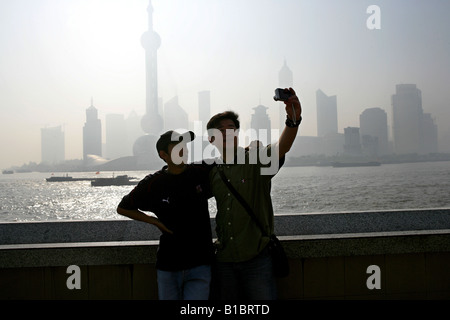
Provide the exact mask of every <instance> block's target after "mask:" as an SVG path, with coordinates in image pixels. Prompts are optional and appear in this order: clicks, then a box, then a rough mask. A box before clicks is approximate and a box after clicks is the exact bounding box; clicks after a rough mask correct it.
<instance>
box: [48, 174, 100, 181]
mask: <svg viewBox="0 0 450 320" xmlns="http://www.w3.org/2000/svg"><path fill="white" fill-rule="evenodd" d="M94 179H95V178H74V177H71V176H68V175H65V176H60V177H50V178H45V180H47V182H64V181H92V180H94Z"/></svg>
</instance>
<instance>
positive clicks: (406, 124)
mask: <svg viewBox="0 0 450 320" xmlns="http://www.w3.org/2000/svg"><path fill="white" fill-rule="evenodd" d="M392 116H393V117H392V120H393V124H392V129H393V135H394V147H395V152H396V153H398V154H407V153H420V151H421V146H422V142H423V141H422V138H423V135H422V116H423V109H422V92H421V91H420V90H419V89H418V88H417V86H416V85H415V84H398V85H396V92H395V94H394V95H392Z"/></svg>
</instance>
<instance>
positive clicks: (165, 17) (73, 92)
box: [0, 0, 450, 169]
mask: <svg viewBox="0 0 450 320" xmlns="http://www.w3.org/2000/svg"><path fill="white" fill-rule="evenodd" d="M152 3H153V8H154V15H153V17H154V29H155V31H156V32H158V34H159V35H160V36H161V39H162V43H161V47H160V49H159V51H158V68H159V70H158V78H159V95H160V96H161V97H162V98H163V101H164V102H166V101H168V100H169V99H171V98H172V97H173V96H175V95H178V97H179V103H180V105H181V106H182V107H183V108H184V109H185V110H186V111H188V112H189V113H190V119H191V120H193V119H194V118H195V117H196V116H197V106H198V92H199V91H202V90H210V91H211V104H212V113H216V112H220V111H223V110H225V109H233V110H235V111H237V112H238V113H239V114H240V115H241V118H242V121H243V123H244V125H245V123H246V122H248V121H249V115H250V114H251V113H252V112H253V110H252V108H254V107H256V106H257V105H258V104H263V105H265V106H267V107H269V108H270V109H269V112H270V116H271V119H272V121H273V122H274V123H278V103H275V102H274V101H273V99H272V97H273V90H274V89H275V88H276V87H278V72H279V70H280V68H281V67H282V65H283V61H284V59H286V61H287V64H288V66H289V67H290V69H291V70H292V71H293V73H294V89H295V90H296V91H297V93H298V95H299V96H300V98H301V101H302V105H303V109H304V112H303V119H304V120H303V123H302V126H301V129H300V130H301V134H302V135H312V136H315V135H316V134H317V131H316V99H315V92H316V90H317V89H319V88H320V89H321V90H322V91H324V92H325V93H326V94H328V95H337V102H338V117H339V118H338V122H339V131H340V132H343V128H344V127H347V126H359V115H360V114H361V112H362V111H363V110H364V109H365V108H371V107H380V108H382V109H384V110H385V111H386V112H387V114H388V121H391V115H392V107H391V95H392V94H393V93H394V92H395V85H396V84H399V83H414V84H417V86H418V88H419V89H420V90H421V91H422V97H423V108H424V111H425V112H428V113H431V114H432V115H433V117H434V118H436V121H437V124H438V128H439V135H440V136H443V135H444V134H447V135H449V136H450V129H449V128H450V125H449V123H450V90H449V89H450V85H449V84H450V17H449V15H450V1H448V0H427V1H425V0H420V1H413V0H389V1H381V0H370V1H361V0H339V1H337V0H302V1H300V0H153V1H152ZM370 5H377V6H379V8H380V16H381V20H380V21H381V29H380V30H369V29H368V28H367V26H366V21H367V19H368V18H369V16H370V15H371V14H368V13H367V12H366V10H367V8H368V7H369V6H370ZM147 6H148V0H0V149H1V157H0V169H1V168H6V167H9V166H12V165H22V164H23V163H28V162H29V161H35V162H40V161H41V152H40V139H41V137H40V129H41V128H43V127H50V126H55V125H64V131H65V135H66V141H65V143H66V159H81V158H82V128H83V125H84V122H85V109H86V108H87V107H89V105H90V100H91V97H93V99H94V106H95V107H96V108H97V109H98V111H99V116H100V118H101V120H102V122H103V127H104V116H105V115H106V114H108V113H122V114H124V115H126V116H127V115H128V114H129V113H130V112H131V111H132V110H134V111H136V112H137V113H138V114H139V115H142V114H143V113H144V111H145V91H144V86H145V72H144V66H145V61H144V50H143V48H142V47H141V44H140V37H141V35H142V33H143V32H144V31H145V30H146V29H147V11H146V9H147Z"/></svg>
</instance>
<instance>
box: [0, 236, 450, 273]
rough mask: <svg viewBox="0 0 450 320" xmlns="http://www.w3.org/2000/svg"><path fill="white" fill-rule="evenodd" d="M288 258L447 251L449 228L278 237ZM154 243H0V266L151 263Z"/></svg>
mask: <svg viewBox="0 0 450 320" xmlns="http://www.w3.org/2000/svg"><path fill="white" fill-rule="evenodd" d="M279 238H280V240H281V241H282V243H283V246H284V248H285V250H286V253H287V255H288V256H289V258H292V259H302V258H318V257H334V256H362V255H378V254H400V253H401V254H405V253H426V252H428V253H429V252H450V229H449V230H428V231H405V232H379V233H377V232H375V233H360V234H355V233H353V234H326V235H325V234H324V235H305V236H281V237H279ZM157 247H158V241H120V242H88V243H86V242H84V243H43V244H18V245H1V246H0V268H22V267H46V266H69V265H72V264H76V265H123V264H154V263H155V262H156V251H157Z"/></svg>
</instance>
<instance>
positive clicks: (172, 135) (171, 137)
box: [156, 130, 195, 153]
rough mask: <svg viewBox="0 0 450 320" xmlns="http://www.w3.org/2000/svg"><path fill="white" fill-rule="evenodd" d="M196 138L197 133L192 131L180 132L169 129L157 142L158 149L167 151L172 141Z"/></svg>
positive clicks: (186, 140)
mask: <svg viewBox="0 0 450 320" xmlns="http://www.w3.org/2000/svg"><path fill="white" fill-rule="evenodd" d="M194 139H195V134H194V132H192V131H187V132H185V133H178V132H176V131H173V130H169V131H167V132H165V133H163V134H162V135H161V136H160V137H159V139H158V141H157V142H156V151H158V153H159V151H161V150H163V151H167V149H168V148H169V144H171V143H179V142H181V141H184V142H191V141H192V140H194Z"/></svg>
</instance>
